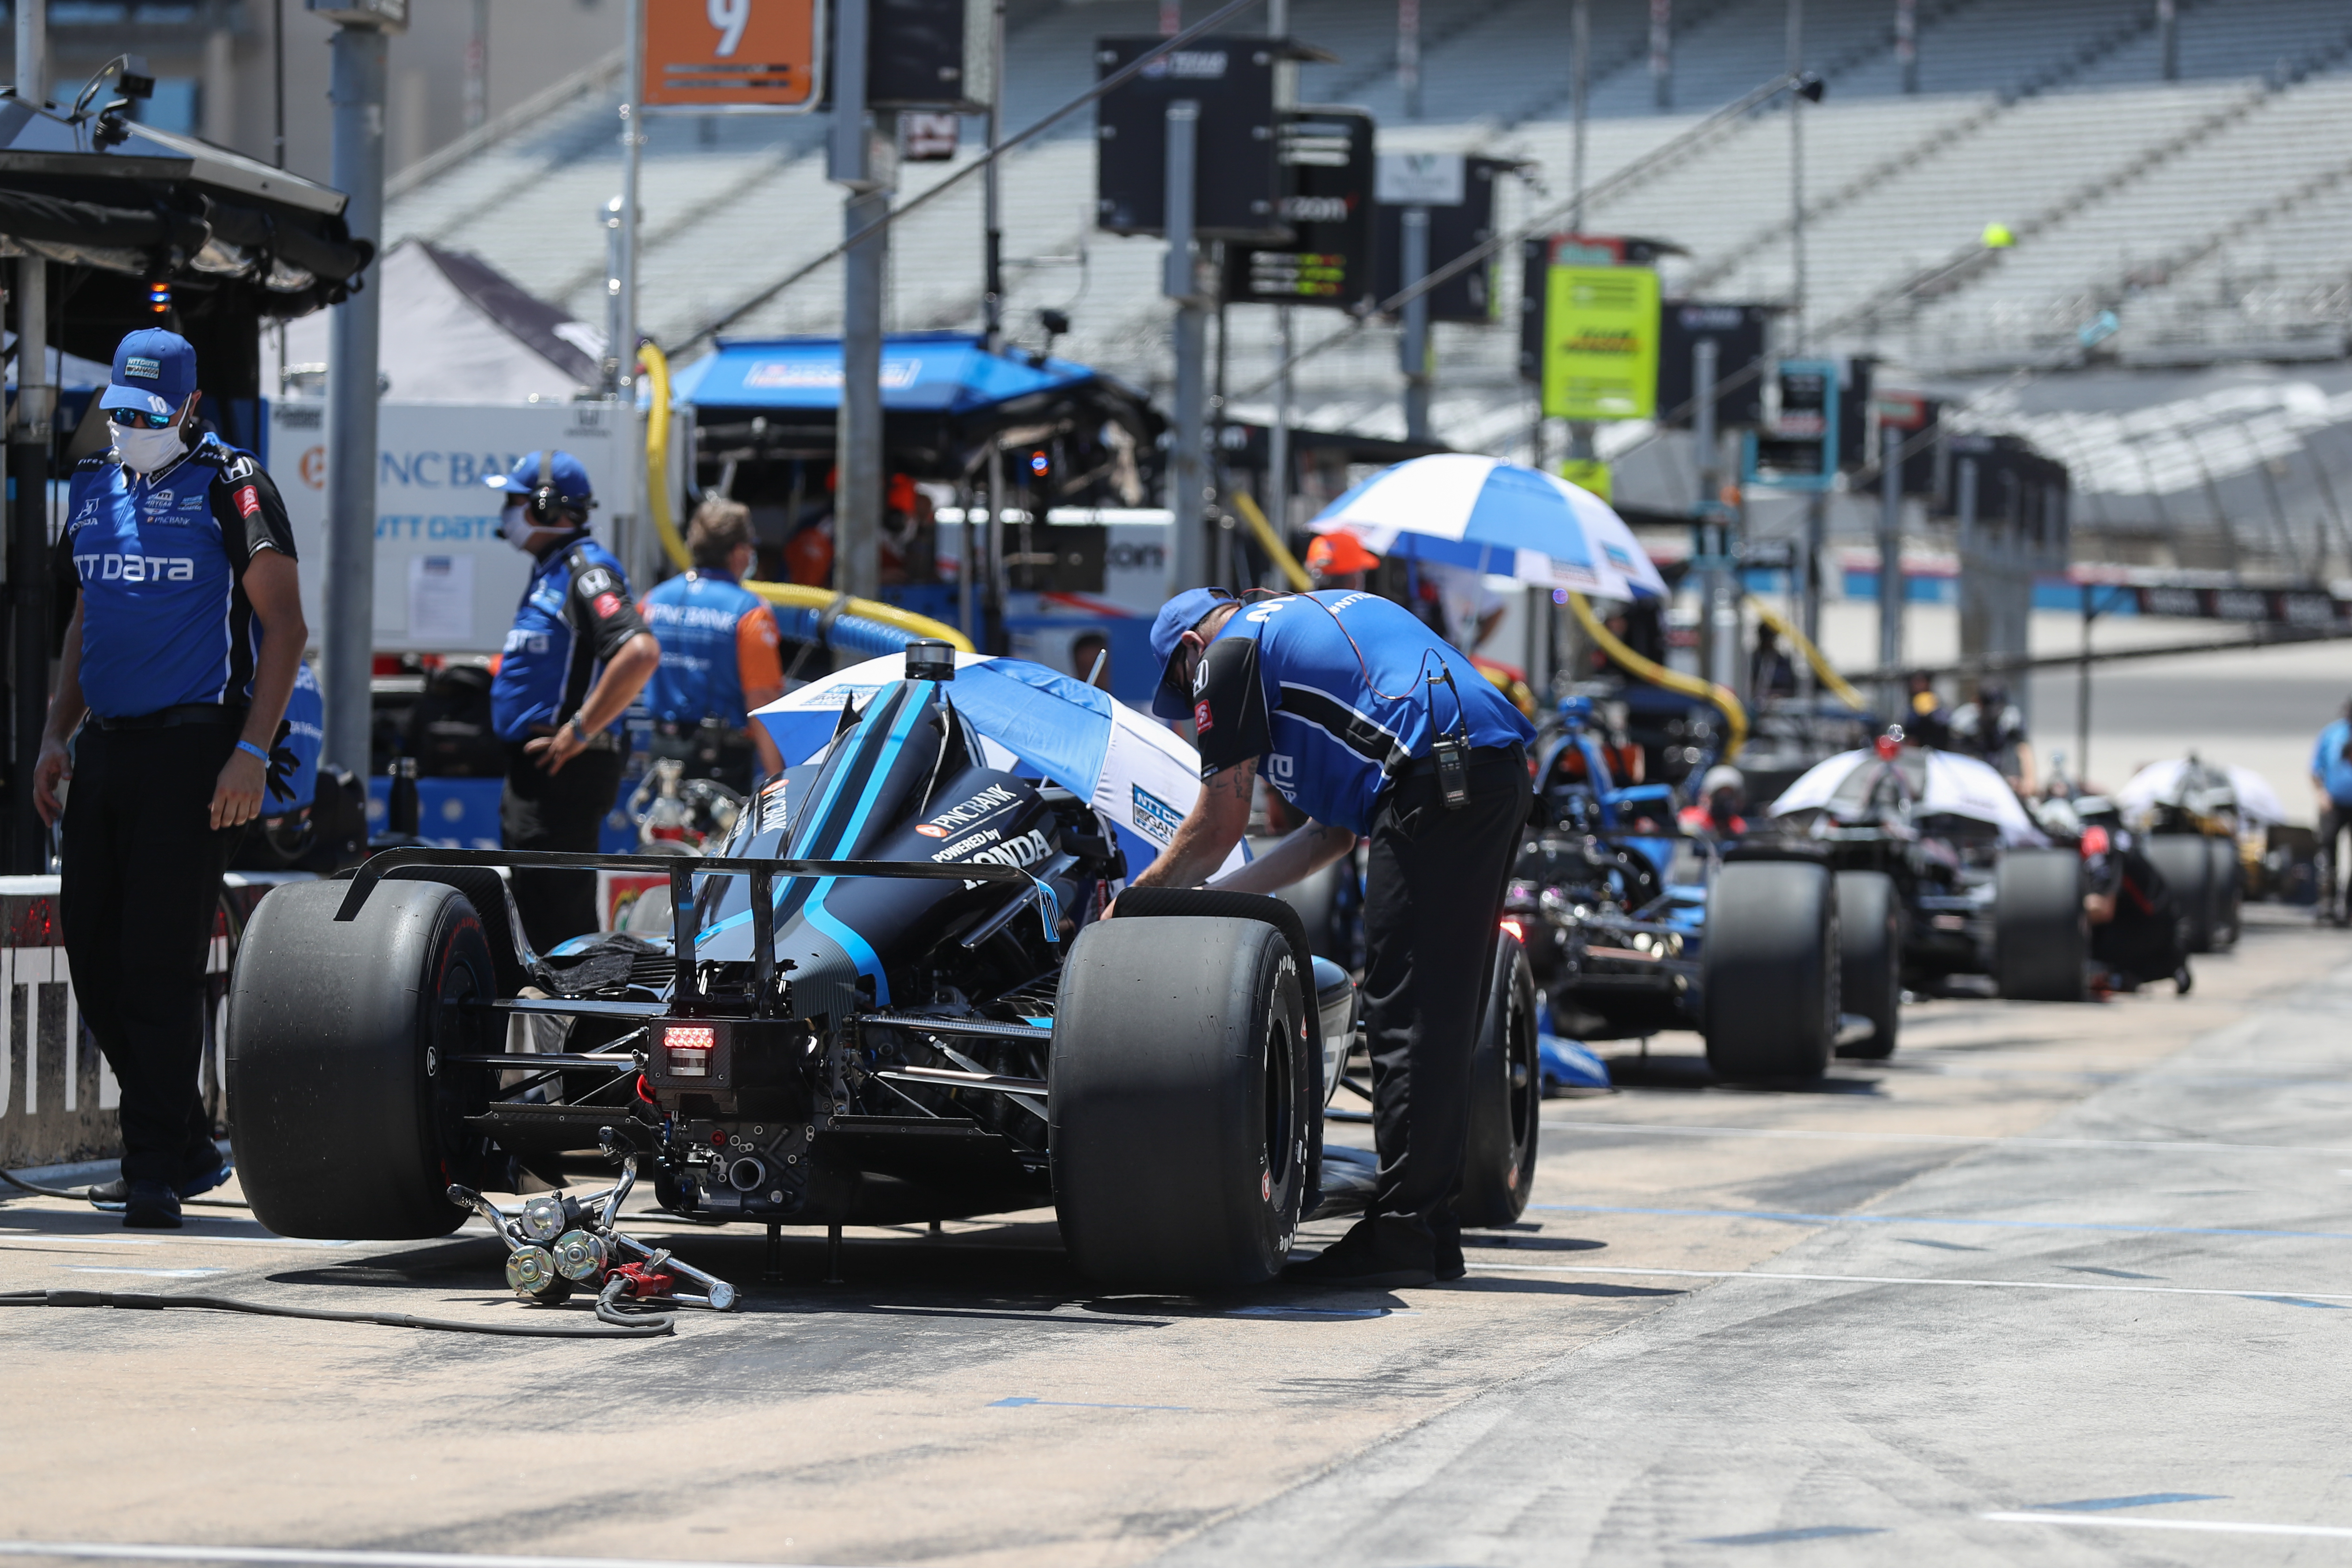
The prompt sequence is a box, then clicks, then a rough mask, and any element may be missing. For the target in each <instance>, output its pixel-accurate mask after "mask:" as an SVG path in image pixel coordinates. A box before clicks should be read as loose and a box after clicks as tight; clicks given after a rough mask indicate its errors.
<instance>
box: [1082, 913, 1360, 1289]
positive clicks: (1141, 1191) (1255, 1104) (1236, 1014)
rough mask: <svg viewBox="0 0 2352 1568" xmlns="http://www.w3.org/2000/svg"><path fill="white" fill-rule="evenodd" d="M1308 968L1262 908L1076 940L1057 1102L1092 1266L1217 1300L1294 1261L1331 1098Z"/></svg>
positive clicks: (1086, 1270) (1132, 1285) (1121, 1285)
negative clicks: (1248, 914) (1253, 916)
mask: <svg viewBox="0 0 2352 1568" xmlns="http://www.w3.org/2000/svg"><path fill="white" fill-rule="evenodd" d="M1301 963H1302V960H1301V959H1300V958H1298V957H1297V955H1296V954H1294V953H1293V952H1292V950H1291V946H1290V942H1288V940H1287V939H1286V938H1285V937H1284V935H1283V933H1282V931H1280V930H1279V929H1278V928H1277V927H1276V926H1273V925H1271V924H1268V923H1267V922H1266V921H1261V920H1237V919H1232V918H1226V917H1210V916H1149V915H1139V916H1132V917H1130V916H1126V915H1122V916H1121V917H1120V918H1119V919H1118V920H1113V921H1097V922H1096V923H1095V924H1093V925H1091V926H1088V927H1087V929H1086V930H1085V931H1081V932H1080V933H1079V934H1078V938H1077V941H1076V942H1073V943H1072V944H1071V947H1070V955H1069V959H1068V961H1067V962H1066V963H1065V964H1064V965H1063V968H1062V982H1061V990H1060V995H1059V998H1058V1000H1057V1002H1056V1004H1055V1009H1054V1046H1053V1063H1052V1070H1051V1073H1050V1075H1049V1081H1050V1082H1051V1085H1052V1087H1051V1089H1049V1090H1048V1091H1047V1095H1046V1101H1047V1110H1048V1112H1049V1120H1050V1122H1051V1145H1050V1147H1051V1150H1052V1154H1053V1170H1054V1207H1055V1212H1056V1213H1057V1214H1058V1215H1059V1216H1060V1218H1061V1224H1062V1239H1063V1243H1064V1245H1065V1246H1066V1247H1068V1248H1069V1253H1070V1260H1071V1262H1072V1263H1073V1264H1074V1265H1075V1266H1076V1268H1077V1270H1078V1272H1079V1273H1081V1274H1083V1275H1085V1276H1086V1277H1087V1279H1092V1280H1095V1281H1097V1283H1099V1284H1103V1285H1107V1286H1111V1287H1113V1288H1116V1289H1135V1290H1152V1291H1162V1292H1169V1293H1174V1294H1183V1295H1207V1294H1213V1293H1215V1292H1217V1291H1222V1290H1231V1289H1239V1288H1242V1287H1244V1286H1250V1285H1257V1284H1263V1283H1264V1282H1265V1281H1266V1280H1268V1279H1272V1278H1274V1276H1275V1274H1276V1272H1277V1271H1278V1270H1279V1269H1280V1268H1282V1265H1283V1263H1284V1261H1285V1260H1286V1258H1288V1257H1289V1255H1290V1245H1291V1241H1292V1238H1293V1237H1295V1236H1296V1235H1297V1229H1298V1221H1299V1217H1300V1214H1301V1210H1302V1208H1303V1207H1306V1206H1311V1205H1313V1203H1314V1202H1315V1194H1313V1193H1312V1192H1310V1191H1309V1184H1310V1183H1311V1182H1312V1181H1313V1180H1314V1164H1313V1160H1312V1158H1311V1154H1310V1149H1309V1145H1310V1141H1311V1139H1312V1137H1313V1134H1314V1132H1315V1131H1318V1128H1316V1127H1315V1126H1314V1125H1312V1124H1313V1123H1316V1122H1319V1120H1320V1117H1321V1111H1322V1106H1321V1104H1320V1103H1319V1101H1318V1097H1317V1094H1316V1089H1317V1088H1318V1079H1319V1077H1320V1074H1321V1062H1320V1060H1319V1058H1317V1057H1316V1056H1315V1054H1314V1050H1313V1046H1312V1042H1311V1039H1310V1036H1309V1030H1308V1026H1307V1005H1308V993H1307V985H1306V984H1305V983H1304V981H1303V978H1302V976H1301V973H1300V968H1301Z"/></svg>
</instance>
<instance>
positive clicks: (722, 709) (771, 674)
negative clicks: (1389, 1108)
mask: <svg viewBox="0 0 2352 1568" xmlns="http://www.w3.org/2000/svg"><path fill="white" fill-rule="evenodd" d="M686 549H687V553H688V555H689V556H690V557H691V558H692V559H693V561H694V567H693V569H692V570H691V571H688V572H686V573H683V574H679V575H678V576H676V577H672V578H671V579H669V580H668V581H667V582H666V583H662V584H658V585H656V587H655V589H654V591H653V592H652V593H650V594H647V595H646V596H645V599H644V601H643V602H642V603H641V604H639V605H637V610H638V613H639V614H641V615H643V616H645V618H646V626H649V627H651V628H652V629H653V634H654V636H655V637H658V638H660V639H661V668H658V669H656V670H655V671H654V678H653V683H652V684H651V685H650V686H648V687H647V688H646V707H647V708H648V709H650V710H652V711H653V717H654V742H653V744H654V755H655V756H656V757H677V758H679V759H681V760H683V761H684V762H685V763H686V776H687V777H688V778H709V779H717V780H718V781H719V783H721V784H725V785H727V786H728V787H729V788H730V789H732V790H734V791H735V792H736V793H738V794H740V795H749V794H751V786H752V785H753V784H755V783H757V782H758V779H760V778H765V777H767V776H768V775H769V774H771V773H781V772H782V770H783V766H784V759H783V756H782V753H781V752H778V751H777V750H776V742H775V738H774V737H773V736H772V735H770V734H769V733H768V730H767V726H766V725H764V724H757V723H754V722H752V721H751V712H752V710H755V709H759V708H763V707H765V706H767V705H768V704H769V703H771V702H773V701H774V700H776V699H777V698H779V697H782V695H783V694H784V670H783V664H782V660H781V659H780V658H779V657H778V655H777V645H778V643H779V642H780V641H781V638H780V637H778V635H777V632H776V617H775V615H774V613H773V612H772V611H771V610H770V609H769V608H768V603H767V601H766V600H764V599H762V598H761V597H760V595H757V594H754V593H752V592H751V590H750V589H749V588H746V587H744V586H743V584H742V576H743V574H744V573H746V572H748V571H750V570H751V556H752V550H751V508H749V507H747V506H745V505H744V504H743V503H742V502H741V501H738V500H727V499H726V498H725V497H723V496H711V497H709V498H708V499H706V500H704V501H703V503H702V504H701V505H700V506H698V507H696V508H695V509H694V519H693V521H690V522H688V524H687V525H686ZM754 763H757V765H758V773H757V776H756V777H755V776H754V773H753V764H754Z"/></svg>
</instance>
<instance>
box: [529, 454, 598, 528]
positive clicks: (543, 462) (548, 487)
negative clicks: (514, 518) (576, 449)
mask: <svg viewBox="0 0 2352 1568" xmlns="http://www.w3.org/2000/svg"><path fill="white" fill-rule="evenodd" d="M538 458H539V474H538V477H537V478H536V479H533V480H532V481H531V489H530V495H529V496H527V497H525V498H524V500H523V503H522V505H523V515H524V516H525V517H526V518H528V519H529V520H530V525H531V526H532V527H533V528H577V527H579V526H580V525H581V524H582V523H583V522H585V521H588V515H587V509H586V508H585V507H583V506H582V505H581V504H580V503H579V502H578V501H575V500H568V499H566V498H565V496H564V494H563V492H562V491H561V490H559V489H556V488H555V480H554V479H553V477H552V476H551V474H550V473H549V471H548V453H547V452H546V450H545V449H544V448H542V449H541V451H540V452H539V453H538Z"/></svg>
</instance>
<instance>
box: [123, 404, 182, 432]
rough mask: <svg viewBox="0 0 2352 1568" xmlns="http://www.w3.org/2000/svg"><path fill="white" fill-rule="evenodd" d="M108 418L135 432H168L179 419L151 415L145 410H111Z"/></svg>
mask: <svg viewBox="0 0 2352 1568" xmlns="http://www.w3.org/2000/svg"><path fill="white" fill-rule="evenodd" d="M106 416H107V417H108V418H109V419H111V420H112V421H114V423H116V424H117V425H122V426H129V427H130V428H131V429H133V430H168V429H170V428H171V427H172V421H173V420H174V419H176V418H178V417H179V416H178V415H176V414H150V413H148V412H147V411H146V410H145V409H143V408H110V409H108V410H107V411H106Z"/></svg>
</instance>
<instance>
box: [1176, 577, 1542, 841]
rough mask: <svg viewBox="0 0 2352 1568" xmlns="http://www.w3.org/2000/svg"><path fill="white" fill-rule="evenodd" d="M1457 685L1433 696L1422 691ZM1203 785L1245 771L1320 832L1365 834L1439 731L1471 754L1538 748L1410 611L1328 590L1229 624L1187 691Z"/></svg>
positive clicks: (1247, 613) (1256, 607) (1247, 612)
mask: <svg viewBox="0 0 2352 1568" xmlns="http://www.w3.org/2000/svg"><path fill="white" fill-rule="evenodd" d="M1441 669H1443V670H1444V672H1446V673H1447V674H1450V675H1451V676H1452V677H1453V680H1452V683H1451V684H1450V685H1449V684H1448V683H1446V682H1444V681H1440V682H1439V683H1438V685H1437V687H1436V689H1434V690H1432V689H1430V687H1429V686H1428V684H1427V682H1428V679H1429V678H1430V677H1431V676H1433V675H1436V674H1438V673H1439V671H1440V670H1441ZM1192 700H1193V707H1192V724H1193V729H1194V731H1195V734H1196V736H1197V744H1198V745H1199V747H1200V751H1201V776H1202V777H1203V778H1206V777H1208V776H1209V775H1210V774H1212V773H1219V772H1222V771H1223V770H1224V769H1226V768H1229V767H1232V766H1234V764H1235V763H1241V762H1244V761H1245V760H1247V759H1248V758H1251V757H1255V758H1256V759H1257V762H1258V773H1259V776H1260V777H1262V778H1264V779H1265V781H1266V782H1267V783H1268V784H1272V785H1273V786H1274V787H1275V788H1276V789H1277V790H1279V791H1280V792H1281V793H1282V796H1283V798H1284V799H1285V800H1287V801H1288V802H1290V803H1291V804H1292V805H1295V806H1297V808H1298V809H1299V810H1301V811H1303V812H1305V813H1306V814H1307V816H1311V817H1313V818H1314V819H1315V820H1316V821H1318V822H1328V823H1330V824H1333V825H1334V826H1340V827H1346V828H1349V829H1351V830H1352V831H1354V832H1356V833H1360V834H1363V833H1370V831H1371V830H1372V815H1373V812H1374V811H1375V809H1376V802H1377V801H1378V799H1379V797H1380V794H1381V790H1382V789H1384V788H1385V787H1387V785H1388V784H1389V783H1390V781H1391V779H1392V778H1393V777H1394V775H1395V774H1396V773H1399V772H1401V771H1402V769H1403V768H1405V767H1406V766H1407V765H1408V764H1409V763H1412V762H1413V761H1415V760H1416V759H1419V758H1423V757H1426V756H1428V755H1429V754H1430V742H1431V740H1432V738H1433V728H1432V724H1431V716H1432V706H1433V705H1434V709H1435V720H1436V723H1435V728H1436V729H1438V730H1444V731H1446V732H1448V733H1453V732H1454V731H1455V730H1456V729H1457V727H1458V725H1459V724H1461V723H1462V722H1463V721H1466V722H1467V726H1468V729H1469V737H1470V744H1471V745H1473V746H1510V745H1524V744H1526V743H1527V742H1529V741H1532V740H1534V739H1535V731H1534V730H1532V729H1531V728H1529V727H1528V721H1527V720H1525V719H1524V718H1522V717H1521V716H1520V714H1519V710H1517V709H1516V708H1514V707H1512V706H1511V705H1510V703H1509V702H1508V701H1507V700H1505V699H1504V697H1503V695H1502V693H1501V692H1499V691H1497V690H1496V689H1495V688H1494V685H1493V683H1491V682H1490V681H1488V680H1487V679H1486V677H1485V676H1483V675H1481V674H1479V673H1478V670H1477V668H1476V667H1475V666H1474V665H1473V664H1472V663H1471V662H1470V660H1469V659H1468V658H1466V657H1465V656H1464V655H1463V654H1461V653H1460V652H1458V651H1457V650H1455V649H1454V647H1452V646H1450V645H1449V644H1447V643H1446V642H1445V641H1444V639H1443V638H1441V637H1438V636H1437V635H1436V634H1435V633H1433V632H1432V631H1431V630H1430V629H1429V628H1428V627H1427V626H1424V625H1423V624H1422V622H1421V620H1420V619H1419V618H1418V617H1417V616H1414V615H1413V614H1412V612H1411V611H1409V610H1406V609H1405V608H1404V607H1403V606H1402V605H1396V604H1392V603H1391V602H1390V601H1389V600H1386V599H1383V598H1381V597H1379V596H1378V595H1372V594H1363V593H1352V592H1343V591H1336V590H1330V591H1326V592H1323V593H1319V594H1289V595H1283V596H1281V597H1279V598H1273V599H1267V600H1265V601H1263V602H1261V603H1256V604H1252V605H1248V606H1247V607H1245V608H1244V609H1243V610H1242V611H1241V612H1240V613H1239V614H1237V615H1235V616H1232V617H1230V618H1229V619H1227V621H1226V622H1225V624H1224V626H1223V629H1221V630H1220V631H1219V632H1218V634H1217V636H1216V638H1215V640H1214V641H1213V642H1212V643H1211V644H1210V645H1209V651H1208V654H1207V656H1206V657H1205V658H1202V661H1201V669H1200V674H1199V676H1198V678H1197V679H1195V681H1194V684H1193V689H1192Z"/></svg>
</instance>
